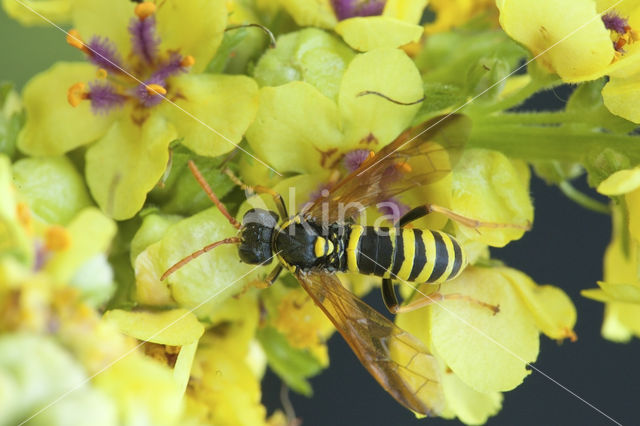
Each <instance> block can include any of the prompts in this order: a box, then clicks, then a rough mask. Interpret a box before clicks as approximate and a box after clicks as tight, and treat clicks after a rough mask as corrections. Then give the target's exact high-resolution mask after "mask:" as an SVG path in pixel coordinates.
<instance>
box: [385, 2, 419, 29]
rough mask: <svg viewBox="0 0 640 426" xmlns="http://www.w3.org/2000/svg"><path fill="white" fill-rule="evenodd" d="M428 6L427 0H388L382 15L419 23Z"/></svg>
mask: <svg viewBox="0 0 640 426" xmlns="http://www.w3.org/2000/svg"><path fill="white" fill-rule="evenodd" d="M426 6H427V0H387V2H386V4H385V5H384V10H383V11H382V16H388V17H390V18H396V19H400V20H402V21H405V22H408V23H410V24H419V23H420V19H421V18H422V13H423V12H424V8H425V7H426Z"/></svg>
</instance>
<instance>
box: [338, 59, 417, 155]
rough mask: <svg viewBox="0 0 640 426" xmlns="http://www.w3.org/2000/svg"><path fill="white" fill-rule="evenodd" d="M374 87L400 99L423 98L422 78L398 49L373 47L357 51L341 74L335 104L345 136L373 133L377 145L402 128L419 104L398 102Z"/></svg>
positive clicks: (351, 139)
mask: <svg viewBox="0 0 640 426" xmlns="http://www.w3.org/2000/svg"><path fill="white" fill-rule="evenodd" d="M367 90H369V91H377V92H380V93H382V94H384V95H385V96H388V97H390V98H392V99H395V100H397V101H400V102H414V101H417V100H419V99H420V98H422V95H423V92H422V79H421V78H420V73H419V71H418V69H417V68H416V66H415V64H414V63H413V61H411V59H410V58H409V57H408V56H407V55H406V53H404V52H403V51H401V50H398V49H376V50H372V51H371V52H367V53H363V54H360V55H357V56H356V57H355V58H354V59H353V60H352V61H351V63H350V64H349V66H348V68H347V70H346V71H345V73H344V76H343V78H342V84H341V86H340V94H339V98H338V99H339V100H338V105H339V107H340V114H341V116H342V119H343V122H344V132H345V140H346V141H347V142H348V143H355V144H357V143H358V142H360V141H361V140H363V139H365V138H367V137H368V136H370V135H373V136H374V137H375V138H376V140H377V141H378V143H379V145H378V146H380V147H382V146H384V145H386V144H388V143H389V142H391V141H392V140H393V139H394V138H395V137H396V136H398V135H399V134H400V132H402V131H403V130H405V129H406V128H407V127H408V126H409V124H410V123H411V120H412V119H413V116H414V115H415V113H416V112H417V111H418V109H420V105H419V104H417V105H411V106H406V105H397V104H394V103H393V102H389V101H388V100H386V99H383V98H380V97H378V96H375V95H367V96H358V94H359V93H361V92H363V91H367Z"/></svg>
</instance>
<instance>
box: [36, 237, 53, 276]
mask: <svg viewBox="0 0 640 426" xmlns="http://www.w3.org/2000/svg"><path fill="white" fill-rule="evenodd" d="M34 246H35V258H34V260H33V271H34V272H37V271H39V270H41V269H42V268H43V267H44V265H45V264H46V263H47V261H48V260H49V258H50V257H51V253H50V252H49V251H48V250H47V249H46V248H45V246H44V244H43V243H42V242H41V241H38V240H36V241H35V243H34Z"/></svg>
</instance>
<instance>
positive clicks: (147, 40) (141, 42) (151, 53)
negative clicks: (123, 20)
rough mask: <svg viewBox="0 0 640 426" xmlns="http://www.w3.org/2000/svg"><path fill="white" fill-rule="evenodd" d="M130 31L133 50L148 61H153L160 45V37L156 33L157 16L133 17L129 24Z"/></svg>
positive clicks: (149, 62)
mask: <svg viewBox="0 0 640 426" xmlns="http://www.w3.org/2000/svg"><path fill="white" fill-rule="evenodd" d="M129 33H130V34H131V46H132V50H133V52H134V53H135V54H136V55H138V56H139V57H140V58H142V59H143V60H144V61H145V62H146V63H148V64H151V63H153V61H154V59H155V57H156V55H157V53H158V46H159V45H160V38H159V37H158V35H157V34H156V19H155V17H153V16H149V17H148V18H145V19H138V18H133V19H132V20H131V23H130V24H129Z"/></svg>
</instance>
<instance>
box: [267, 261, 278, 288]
mask: <svg viewBox="0 0 640 426" xmlns="http://www.w3.org/2000/svg"><path fill="white" fill-rule="evenodd" d="M282 269H283V266H282V264H281V263H278V265H277V266H276V267H275V268H273V270H272V271H271V272H270V273H269V275H267V278H266V279H265V280H264V282H265V284H267V287H268V286H270V285H271V284H273V283H274V282H275V280H277V279H278V275H280V272H282Z"/></svg>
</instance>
